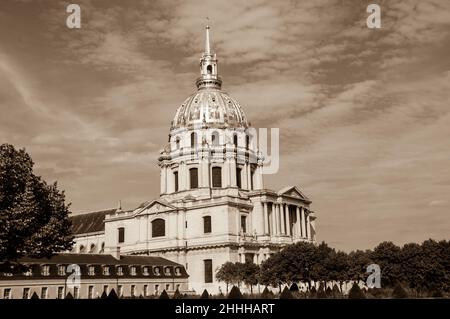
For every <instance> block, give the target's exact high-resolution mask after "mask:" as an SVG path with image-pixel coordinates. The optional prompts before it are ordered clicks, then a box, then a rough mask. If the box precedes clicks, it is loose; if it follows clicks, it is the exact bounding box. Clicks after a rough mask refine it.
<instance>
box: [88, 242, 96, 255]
mask: <svg viewBox="0 0 450 319" xmlns="http://www.w3.org/2000/svg"><path fill="white" fill-rule="evenodd" d="M89 253H90V254H93V253H95V244H91V248H89Z"/></svg>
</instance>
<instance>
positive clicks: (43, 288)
mask: <svg viewBox="0 0 450 319" xmlns="http://www.w3.org/2000/svg"><path fill="white" fill-rule="evenodd" d="M47 292H48V288H47V287H42V288H41V299H47Z"/></svg>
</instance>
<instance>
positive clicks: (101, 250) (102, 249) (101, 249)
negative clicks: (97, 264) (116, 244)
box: [98, 243, 105, 254]
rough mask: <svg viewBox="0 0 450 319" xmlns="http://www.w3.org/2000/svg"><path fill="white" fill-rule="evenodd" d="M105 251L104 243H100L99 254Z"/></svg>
mask: <svg viewBox="0 0 450 319" xmlns="http://www.w3.org/2000/svg"><path fill="white" fill-rule="evenodd" d="M104 252H105V243H102V246H101V248H100V251H99V252H98V253H99V254H103V253H104Z"/></svg>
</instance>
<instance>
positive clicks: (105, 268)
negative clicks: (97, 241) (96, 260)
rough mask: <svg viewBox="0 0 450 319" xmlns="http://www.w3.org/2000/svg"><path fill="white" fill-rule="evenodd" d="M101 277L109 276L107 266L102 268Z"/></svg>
mask: <svg viewBox="0 0 450 319" xmlns="http://www.w3.org/2000/svg"><path fill="white" fill-rule="evenodd" d="M103 275H104V276H109V267H108V266H104V267H103Z"/></svg>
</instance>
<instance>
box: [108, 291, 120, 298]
mask: <svg viewBox="0 0 450 319" xmlns="http://www.w3.org/2000/svg"><path fill="white" fill-rule="evenodd" d="M107 299H119V297H118V296H117V293H116V291H115V290H114V289H111V291H110V292H109V294H108V297H107Z"/></svg>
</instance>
